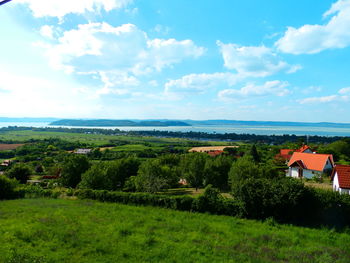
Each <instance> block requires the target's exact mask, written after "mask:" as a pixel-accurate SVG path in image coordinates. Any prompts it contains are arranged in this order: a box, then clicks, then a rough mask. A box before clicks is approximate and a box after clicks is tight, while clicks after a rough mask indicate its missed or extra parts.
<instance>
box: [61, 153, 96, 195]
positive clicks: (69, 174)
mask: <svg viewBox="0 0 350 263" xmlns="http://www.w3.org/2000/svg"><path fill="white" fill-rule="evenodd" d="M62 166H63V167H62V174H61V182H62V184H63V185H64V186H66V187H73V188H75V187H76V186H77V185H78V184H79V183H80V181H81V175H82V174H83V173H84V172H86V171H87V170H88V169H89V168H90V163H89V160H88V158H87V157H86V156H85V155H81V154H73V155H70V156H69V157H67V158H66V159H65V160H64V162H63V165H62Z"/></svg>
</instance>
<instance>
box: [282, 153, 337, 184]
mask: <svg viewBox="0 0 350 263" xmlns="http://www.w3.org/2000/svg"><path fill="white" fill-rule="evenodd" d="M288 167H289V169H288V174H287V176H291V177H295V178H309V179H310V178H312V177H314V176H321V175H322V173H329V172H331V171H332V169H333V167H334V161H333V156H332V155H331V154H317V153H305V152H303V153H302V152H294V153H293V155H292V157H291V158H290V160H289V162H288Z"/></svg>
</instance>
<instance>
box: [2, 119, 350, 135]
mask: <svg viewBox="0 0 350 263" xmlns="http://www.w3.org/2000/svg"><path fill="white" fill-rule="evenodd" d="M7 126H22V127H58V126H50V125H49V123H48V122H0V127H7ZM61 127H65V128H101V129H102V128H103V129H120V130H122V131H140V130H143V131H146V130H147V131H151V130H160V131H176V132H189V131H193V132H206V133H238V134H242V133H249V134H258V135H273V134H275V135H283V134H295V135H320V136H350V128H335V127H312V126H308V127H305V126H275V125H273V126H269V125H197V126H176V127H72V126H61Z"/></svg>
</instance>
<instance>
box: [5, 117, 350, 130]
mask: <svg viewBox="0 0 350 263" xmlns="http://www.w3.org/2000/svg"><path fill="white" fill-rule="evenodd" d="M0 122H4V123H5V122H18V123H20V122H47V123H48V125H50V126H73V127H77V126H85V127H116V126H119V127H151V126H152V127H176V126H226V125H227V126H229V125H237V126H290V127H293V126H294V127H325V128H350V123H336V122H291V121H244V120H190V119H188V120H177V119H174V120H171V119H144V120H137V119H119V120H118V119H59V118H8V117H0Z"/></svg>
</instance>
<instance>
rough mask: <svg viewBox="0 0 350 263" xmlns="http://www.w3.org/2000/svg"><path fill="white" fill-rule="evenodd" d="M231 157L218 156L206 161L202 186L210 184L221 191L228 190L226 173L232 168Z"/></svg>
mask: <svg viewBox="0 0 350 263" xmlns="http://www.w3.org/2000/svg"><path fill="white" fill-rule="evenodd" d="M232 162H233V160H232V157H230V156H224V155H220V156H218V157H216V158H210V159H207V161H206V163H205V167H204V185H206V186H207V185H209V184H211V185H212V186H214V187H216V188H219V189H221V190H223V189H227V188H228V172H229V171H230V168H231V166H232Z"/></svg>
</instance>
